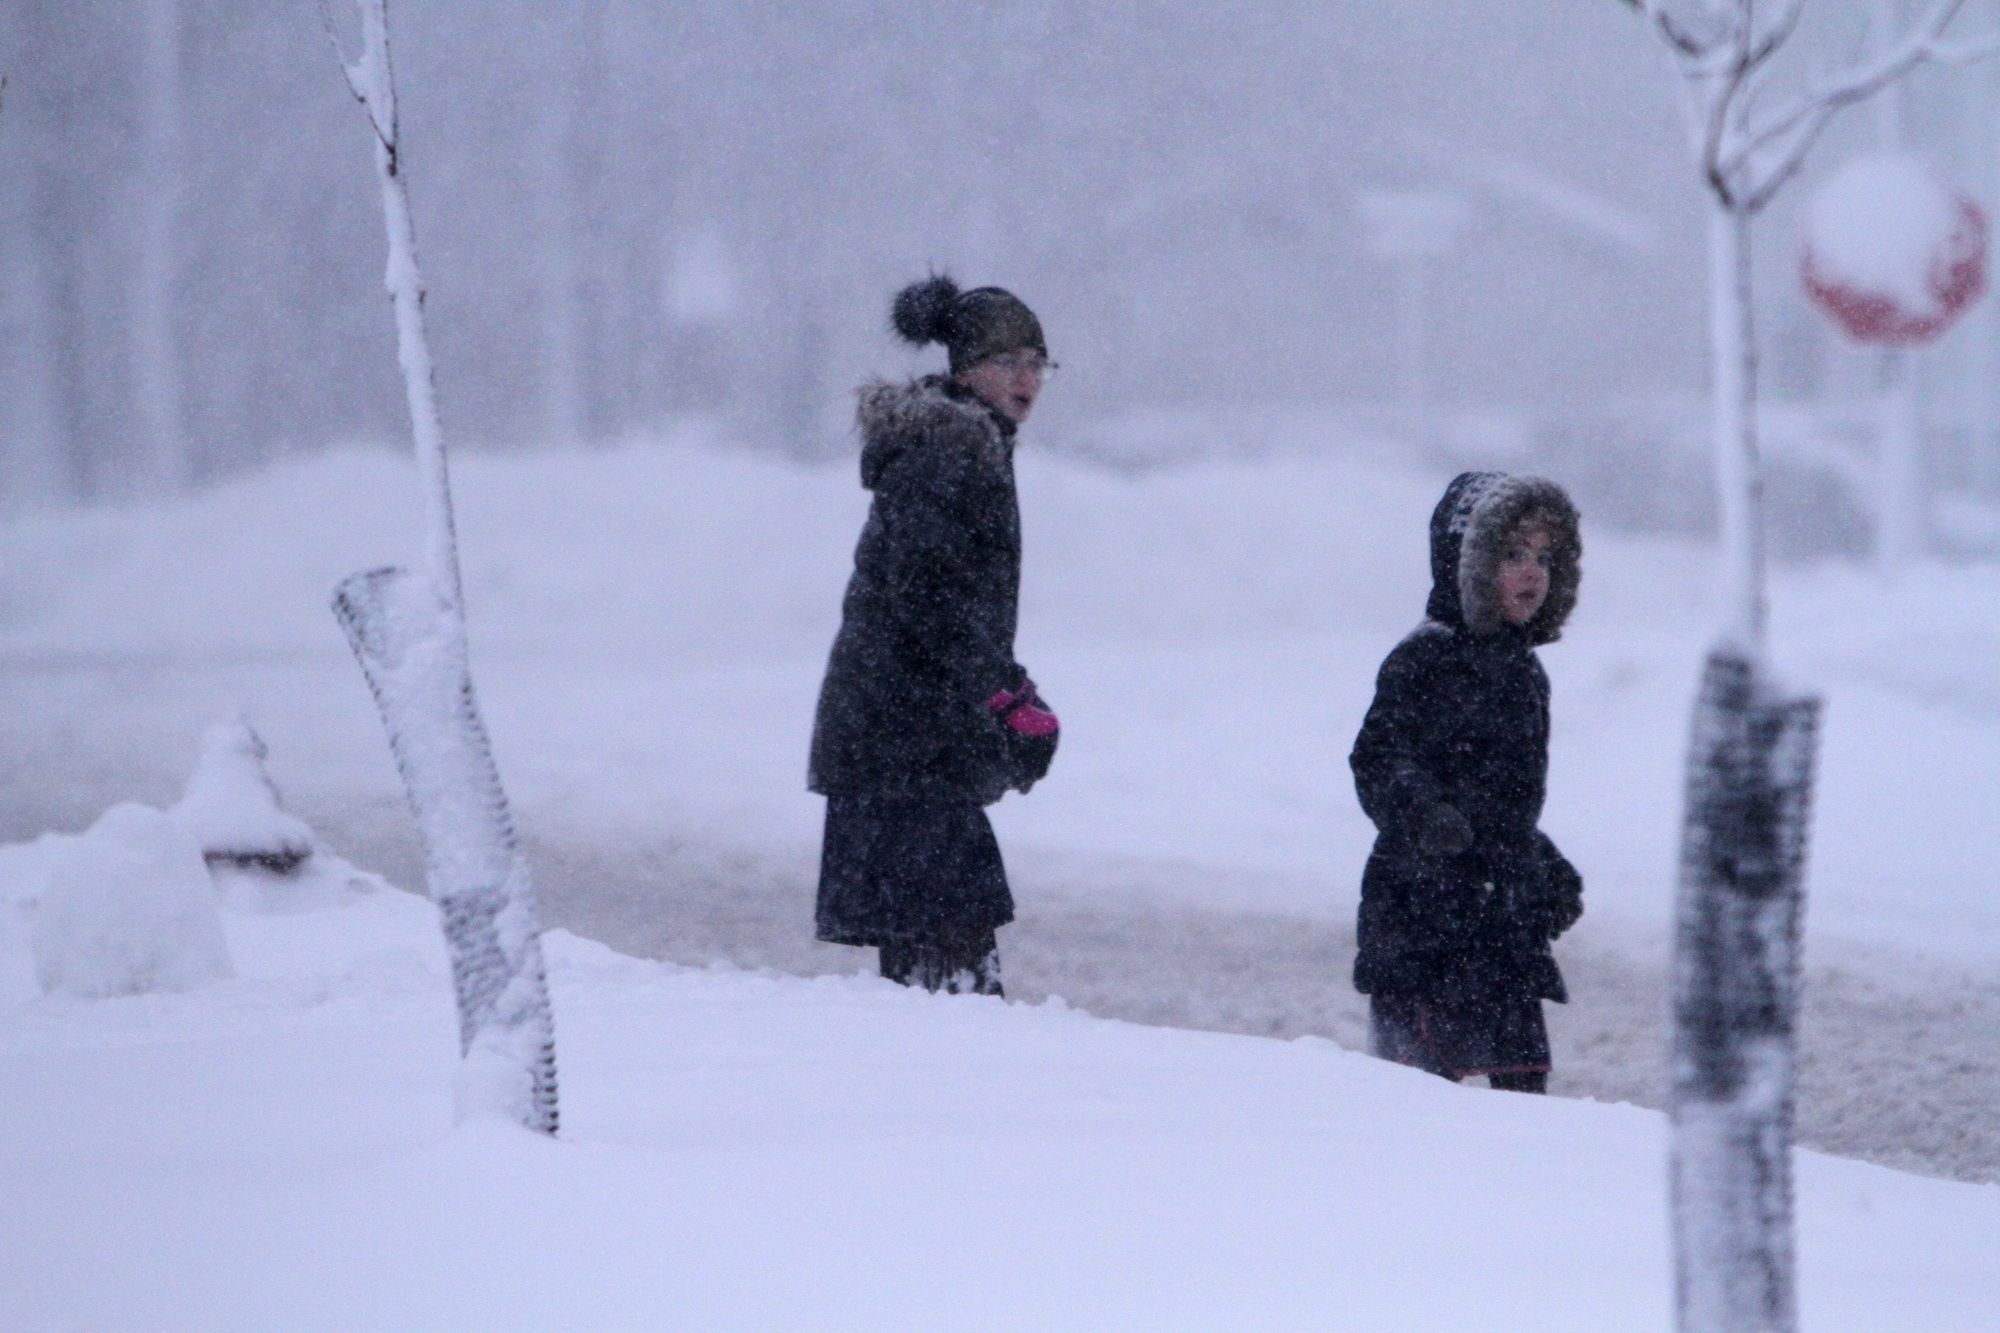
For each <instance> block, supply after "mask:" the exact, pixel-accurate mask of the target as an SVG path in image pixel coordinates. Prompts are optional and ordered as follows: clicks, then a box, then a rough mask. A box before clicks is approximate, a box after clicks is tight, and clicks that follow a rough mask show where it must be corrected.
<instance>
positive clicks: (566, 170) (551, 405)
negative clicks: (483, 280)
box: [531, 3, 590, 445]
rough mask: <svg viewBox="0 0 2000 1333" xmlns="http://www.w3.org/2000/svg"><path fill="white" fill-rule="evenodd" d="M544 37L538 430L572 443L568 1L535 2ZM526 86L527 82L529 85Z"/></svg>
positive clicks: (585, 414)
mask: <svg viewBox="0 0 2000 1333" xmlns="http://www.w3.org/2000/svg"><path fill="white" fill-rule="evenodd" d="M532 12H533V13H534V16H535V21H536V22H537V23H538V24H539V25H540V26H541V29H542V32H543V35H544V36H545V38H546V41H545V42H543V43H542V44H541V45H540V50H539V51H538V53H537V55H538V57H539V58H538V59H537V61H536V64H537V66H538V67H539V68H538V73H537V75H536V77H535V79H534V85H538V92H537V96H536V97H535V99H534V101H535V118H536V119H535V128H534V134H533V153H532V156H531V164H532V175H533V180H534V183H533V186H532V187H531V189H532V197H533V199H534V219H535V276H536V283H535V285H536V292H535V315H536V325H537V328H538V331H539V333H540V350H541V369H542V385H541V390H542V429H543V432H544V433H545V435H546V437H547V440H546V442H547V443H550V444H558V445H569V444H576V443H578V442H580V441H581V440H583V439H584V437H585V436H586V434H587V433H588V432H589V429H590V414H589V410H588V406H587V398H586V394H585V390H584V384H585V375H584V355H583V342H584V338H583V302H582V299H581V298H582V293H581V291H580V290H579V286H580V284H579V282H578V274H577V262H576V246H577V244H578V242H579V240H580V239H581V238H580V237H579V236H578V235H577V227H576V216H577V209H576V206H575V201H574V198H573V195H574V192H575V181H574V179H573V174H572V172H571V170H570V165H571V159H572V157H573V156H574V155H573V154H572V152H571V142H572V138H573V135H574V127H575V122H576V105H577V73H578V68H577V67H578V64H579V59H578V48H579V45H580V43H581V41H582V36H581V29H582V26H583V25H582V20H581V18H580V17H579V16H578V14H577V13H575V12H574V6H573V5H572V4H557V5H547V4H542V3H536V4H534V5H533V6H532ZM534 85H531V86H534Z"/></svg>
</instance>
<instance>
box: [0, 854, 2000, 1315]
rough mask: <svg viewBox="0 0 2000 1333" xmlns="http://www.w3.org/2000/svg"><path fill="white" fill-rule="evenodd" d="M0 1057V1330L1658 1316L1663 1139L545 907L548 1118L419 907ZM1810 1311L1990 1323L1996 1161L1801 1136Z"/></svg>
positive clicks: (264, 927)
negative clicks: (1978, 1162) (552, 930)
mask: <svg viewBox="0 0 2000 1333" xmlns="http://www.w3.org/2000/svg"><path fill="white" fill-rule="evenodd" d="M225 919H226V922H227V925H228V930H229V936H230V946H231V949H232V952H233V953H234V955H235V957H236V962H237V969H238V979H237V980H234V981H230V982H221V983H215V984H212V985H209V986H206V987H203V988H201V989H199V990H196V991H192V992H188V993H186V994H182V995H177V996H151V997H142V998H134V999H126V1000H109V1001H93V1002H79V1001H59V1000H37V1001H31V1002H29V1003H27V1004H26V1005H24V1006H21V1007H20V1008H18V1009H16V1010H15V1011H14V1013H13V1015H12V1021H10V1023H9V1024H8V1025H7V1027H6V1028H5V1029H4V1032H5V1036H4V1045H0V1070H4V1076H0V1116H4V1117H5V1119H6V1121H7V1123H8V1124H9V1125H10V1126H11V1127H12V1132H11V1133H10V1134H9V1135H8V1136H7V1137H6V1139H5V1141H4V1144H0V1173H4V1176H5V1178H6V1179H7V1181H8V1182H9V1188H8V1190H7V1191H6V1193H5V1195H4V1197H0V1252H4V1253H6V1254H7V1255H8V1256H9V1279H8V1282H7V1283H6V1284H5V1285H4V1287H0V1326H4V1327H6V1328H8V1329H10V1330H21V1333H54V1331H55V1330H75V1329H83V1328H89V1329H93V1330H98V1331H99V1333H103V1331H105V1330H135V1331H137V1330H145V1333H165V1331H166V1330H176V1329H200V1330H205V1331H209V1330H213V1331H216V1333H221V1331H224V1330H233V1329H244V1330H252V1329H255V1330H263V1329H271V1328H285V1329H289V1330H312V1329H327V1330H343V1331H351V1330H354V1329H369V1330H397V1329H411V1330H418V1329H421V1330H427V1331H430V1333H435V1331H437V1330H455V1329H467V1330H471V1329H479V1330H504V1329H536V1330H547V1329H555V1328H560V1329H564V1330H578V1331H583V1330H594V1329H604V1330H624V1329H630V1328H637V1327H676V1328H686V1329H704V1330H705V1329H717V1330H721V1329H804V1328H811V1329H815V1330H821V1329H824V1330H834V1329H847V1328H852V1329H868V1330H879V1329H884V1328H890V1327H898V1326H902V1325H903V1324H905V1323H907V1321H908V1320H909V1318H910V1317H911V1315H912V1312H922V1313H924V1314H925V1316H926V1318H941V1317H944V1316H947V1315H948V1316H949V1318H950V1321H951V1322H952V1324H953V1326H954V1327H959V1328H965V1329H973V1330H977V1329H1024V1330H1028V1329H1032V1330H1061V1329H1071V1328H1075V1329H1092V1330H1102V1329H1126V1328H1129V1329H1145V1330H1168V1329H1190V1330H1194V1329H1199V1330H1214V1329H1222V1328H1232V1329H1315V1330H1328V1329H1346V1328H1353V1329H1369V1330H1375V1329H1381V1328H1388V1327H1397V1328H1480V1329H1494V1330H1504V1329H1524V1330H1525V1329H1534V1330H1537V1333H1548V1331H1550V1330H1561V1329H1576V1330H1592V1333H1598V1331H1601V1330H1603V1329H1607V1328H1618V1329H1621V1330H1625V1329H1631V1330H1644V1329H1665V1328H1666V1327H1668V1325H1669V1314H1668V1263H1667V1248H1666V1238H1665V1233H1664V1215H1665V1202H1664V1201H1665V1189H1664V1172H1663V1169H1662V1162H1663V1153H1664V1126H1663V1122H1662V1121H1661V1119H1660V1118H1659V1117H1658V1116H1657V1115H1655V1114H1653V1113H1650V1112H1644V1111H1640V1110H1636V1109H1633V1108H1630V1107H1622V1106H1603V1105H1596V1104H1591V1103H1587V1102H1573V1101H1563V1100H1559V1099H1539V1098H1528V1097H1520V1096H1515V1095H1510V1094H1498V1093H1490V1092H1485V1091H1479V1090H1473V1089H1466V1088H1454V1087H1449V1086H1446V1085H1444V1084H1441V1083H1439V1082H1437V1081H1436V1080H1434V1079H1430V1078H1427V1077H1425V1076H1422V1075H1418V1074H1414V1073H1412V1072H1410V1071H1406V1070H1401V1069H1397V1068H1393V1067H1390V1066H1386V1065H1383V1064H1381V1063H1379V1062H1376V1061H1372V1060H1368V1059H1366V1058H1363V1057H1360V1056H1356V1055H1351V1054H1348V1053H1345V1052H1342V1051H1341V1050H1339V1049H1338V1048H1336V1047H1334V1046H1333V1045H1331V1044H1330V1043H1327V1042H1323V1041H1317V1040H1306V1041H1295V1042H1280V1041H1271V1040H1266V1039H1256V1038H1247V1037H1229V1036H1218V1035H1212V1034H1203V1033H1189V1032H1174V1031H1168V1030H1162V1029H1152V1028H1141V1027H1133V1026H1129V1025H1125V1024H1121V1023H1113V1022H1106V1021H1102V1020H1097V1019H1092V1018H1088V1017H1085V1016H1083V1015H1081V1014H1078V1013H1074V1012H1070V1011H1067V1010H1065V1009H1062V1008H1061V1007H1059V1006H1053V1005H1049V1006H1024V1005H1020V1004H1012V1005H1010V1004H1003V1003H1000V1002H997V1001H988V1000H974V999H952V998H937V997H930V996H925V995H921V994H916V993H912V992H907V991H902V990H898V989H896V988H893V987H890V986H888V985H886V984H884V983H880V982H877V981H872V980H862V979H852V978H833V977H827V978H820V979H818V980H803V979H798V978H791V977H783V976H776V975H771V974H761V975H760V974H751V973H741V972H736V971H733V970H728V969H723V970H688V969H681V968H675V967H672V966H666V965H659V964H650V963H642V962H638V961H635V960H631V959H626V958H622V957H620V956H618V955H615V954H612V953H611V952H610V951H608V950H606V949H604V948H602V947H601V946H597V945H593V944H589V943H587V942H584V941H580V940H577V939H575V938H573V937H570V936H567V935H563V934H560V933H559V934H556V935H554V936H552V937H551V938H550V941H549V943H550V956H551V960H552V967H553V974H554V975H553V982H554V985H555V995H556V1003H557V1024H558V1038H559V1042H560V1056H561V1060H562V1077H563V1098H564V1104H563V1117H564V1119H563V1138H562V1140H561V1141H559V1142H556V1143H549V1142H546V1141H542V1140H537V1139H533V1138H531V1137H529V1136H527V1135H525V1134H522V1133H520V1132H517V1131H513V1130H509V1129H505V1128H502V1127H498V1126H475V1127H472V1128H468V1129H462V1130H458V1131H453V1130H452V1129H451V1127H450V1123H449V1080H450V1075H451V1063H452V1062H451V1050H452V1046H453V1041H452V1036H453V1034H452V1031H451V1027H452V1020H451V1013H450V1007H449V1001H448V998H447V995H446V986H445V982H444V978H443V975H442V957H441V950H440V949H439V947H438V944H437V936H436V933H435V927H434V925H433V924H432V919H431V911H430V909H429V907H428V905H426V904H424V903H422V902H420V901H418V900H415V899H411V898H409V897H407V896H405V895H402V894H397V893H393V892H380V893H376V894H372V895H367V896H365V897H363V898H361V899H359V900H357V901H355V902H353V903H351V904H350V905H348V906H345V907H340V908H331V909H325V910H321V911H316V912H305V913H298V914H291V915H260V914H246V913H237V912H232V913H229V914H227V916H226V918H225ZM1800 1187H1801V1217H1802V1227H1801V1242H1802V1261H1803V1272H1802V1278H1803V1290H1804V1313H1805V1318H1806V1325H1807V1326H1808V1327H1810V1328H1812V1329H1814V1330H1815V1333H1838V1331H1839V1330H1845V1329H1855V1330H1862V1329H1869V1330H1874V1329H1881V1328H1888V1327H1901V1328H1918V1327H1921V1328H1923V1329H1925V1330H1927V1331H1928V1333H1947V1331H1948V1330H1955V1329H1966V1330H1971V1329H1984V1328H1988V1327H1990V1324H1991V1315H1992V1310H1993V1309H1994V1308H1995V1306H1996V1304H2000V1276H1996V1274H1995V1271H1994V1268H1993V1264H1992V1255H1993V1254H1994V1253H1996V1252H2000V1189H1995V1188H1991V1187H1975V1186H1965V1185H1955V1184H1948V1183H1943V1182H1938V1181H1932V1180H1926V1179H1921V1178H1917V1177H1912V1176H1903V1175H1898V1174H1896V1173H1894V1172H1890V1171H1887V1170H1883V1169H1881V1168H1877V1167H1871V1166H1866V1165H1862V1164H1858V1163H1852V1162H1843V1161H1838V1160H1833V1159H1826V1158H1820V1157H1817V1156H1815V1155H1813V1154H1802V1155H1801V1160H1800Z"/></svg>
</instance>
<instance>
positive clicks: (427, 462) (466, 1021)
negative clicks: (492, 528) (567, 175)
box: [322, 0, 556, 1134]
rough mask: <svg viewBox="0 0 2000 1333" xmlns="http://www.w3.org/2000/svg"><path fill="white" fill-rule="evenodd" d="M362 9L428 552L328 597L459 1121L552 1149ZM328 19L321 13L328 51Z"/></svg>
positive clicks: (546, 1018)
mask: <svg viewBox="0 0 2000 1333" xmlns="http://www.w3.org/2000/svg"><path fill="white" fill-rule="evenodd" d="M355 3H356V6H357V7H358V8H359V10H360V12H361V37H362V49H361V56H360V58H359V59H358V60H356V61H354V62H353V63H352V64H349V63H347V62H346V59H345V57H344V56H342V57H341V59H342V69H343V70H344V72H345V73H346V76H347V83H348V87H349V88H350V89H351V90H352V91H353V93H354V97H355V100H356V101H358V102H360V104H361V107H362V110H363V111H365V112H366V113H367V117H368V126H369V129H370V130H371V131H372V133H373V136H374V140H375V170H376V176H377V177H378V179H379V181H380V184H381V187H382V219H383V223H384V226H385V227H386V228H387V231H388V239H389V265H388V272H387V275H386V283H387V286H388V289H389V298H390V301H391V303H392V305H393V307H394V310H395V315H396V349H397V356H398V360H399V361H400V362H401V364H402V371H403V387H404V390H405V392H406V394H407V397H408V400H409V409H410V427H411V432H412V435H413V436H414V439H415V443H416V457H417V471H418V475H419V477H420V478H421V482H422V487H423V506H424V553H423V564H422V567H421V568H420V569H419V570H417V571H415V572H412V571H409V570H404V569H376V570H370V571H368V572H366V573H362V574H356V575H354V576H352V577H351V578H349V579H347V580H346V581H344V582H343V583H342V584H341V585H340V587H339V589H338V590H337V591H336V592H335V594H334V612H335V614H336V615H337V616H338V617H339V619H340V623H341V626H342V628H343V629H345V630H346V632H347V637H348V642H349V643H350V644H351V645H352V647H353V649H354V655H355V657H356V658H358V659H359V660H360V663H361V669H362V671H363V672H364V673H365V674H366V675H367V677H368V684H369V686H370V688H371V689H372V690H373V691H374V694H375V702H376V704H377V706H378V707H379V708H380V709H381V712H382V722H383V726H384V727H385V728H386V729H387V730H388V733H389V745H390V748H391V750H393V752H394V753H395V756H396V767H397V769H398V771H399V772H400V773H401V775H402V778H403V786H404V788H405V790H406V791H407V792H408V795H409V799H410V809H411V811H412V813H413V814H414V815H415V817H416V822H417V829H418V832H419V833H420V834H421V836H422V838H423V844H424V859H425V869H426V878H427V879H428V881H429V888H430V894H431V898H432V899H433V900H434V901H435V902H436V903H437V905H438V908H439V911H440V912H441V914H442V916H443V920H444V933H445V941H446V945H447V949H448V952H449V954H450V957H451V971H452V981H453V983H454V987H455V989H456V991H457V996H458V1023H459V1047H460V1052H461V1054H462V1056H463V1063H462V1064H461V1066H460V1070H459V1080H458V1113H459V1116H460V1118H461V1119H463V1118H466V1117H468V1116H479V1115H499V1116H503V1117H505V1118H507V1119H510V1120H514V1121H516V1122H518V1123H520V1124H523V1125H525V1126H527V1127H528V1128H530V1129H534V1130H539V1131H541V1132H543V1133H546V1134H554V1133H555V1132H556V1066H555V1028H554V1021H553V1017H552V1015H551V1012H550V1007H549V994H548V983H547V979H546V976H545V973H544V968H543V963H542V950H541V933H540V927H539V925H538V923H537V921H536V917H535V901H534V888H533V885H532V883H531V882H530V880H529V877H528V865H527V860H526V858H525V857H523V856H522V854H521V847H520V843H519V840H518V839H517V838H516V837H515V834H514V826H513V821H512V819H511V817H510V816H509V814H508V810H507V796H506V792H505V791H504V790H503V789H502V787H501V785H500V772H499V769H498V768H497V767H496V766H495V764H494V762H493V750H492V746H491V745H490V744H489V743H488V741H487V737H486V728H485V726H484V724H483V723H482V722H481V720H480V716H479V705H478V701H477V700H476V698H475V697H474V695H473V690H472V671H471V658H470V653H469V651H468V648H467V641H466V632H465V603H464V593H463V589H462V586H461V582H460V579H459V568H458V539H457V536H456V533H455V530H454V525H453V520H452V505H451V480H450V476H449V474H448V472H447V469H446V465H445V447H444V429H443V426H442V424H441V423H440V420H439V417H438V407H437V396H436V392H435V388H434V385H433V377H432V372H431V354H430V343H429V341H428V339H427V338H426V337H425V334H424V285H423V277H422V275H421V273H420V272H419V271H418V268H417V242H416V229H415V226H414V225H413V223H412V221H411V216H410V199H409V192H408V189H407V177H406V173H405V167H406V163H405V161H404V159H403V155H402V141H401V138H400V135H399V130H398V124H397V119H396V82H395V75H394V71H393V69H392V67H391V64H390V60H389V18H388V6H387V0H355ZM326 4H327V0H322V13H323V15H324V17H325V19H326V23H327V32H328V35H329V36H332V35H333V16H332V13H331V10H330V9H328V8H326ZM335 50H336V53H338V52H339V44H338V41H337V39H336V42H335Z"/></svg>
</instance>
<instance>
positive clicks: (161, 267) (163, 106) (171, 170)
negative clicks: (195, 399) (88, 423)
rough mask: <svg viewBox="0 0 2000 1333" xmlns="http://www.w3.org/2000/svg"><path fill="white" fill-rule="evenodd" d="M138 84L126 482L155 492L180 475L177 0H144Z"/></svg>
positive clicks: (183, 448)
mask: <svg viewBox="0 0 2000 1333" xmlns="http://www.w3.org/2000/svg"><path fill="white" fill-rule="evenodd" d="M145 16H146V26H145V32H144V43H145V49H144V61H143V68H144V79H143V83H142V95H143V116H142V121H143V125H144V131H143V136H144V137H143V142H144V169H143V170H142V171H141V172H140V173H139V176H138V179H137V182H136V184H137V186H138V188H139V190H140V191H141V198H140V200H139V214H140V225H139V273H138V285H137V291H136V292H135V293H134V300H133V312H132V316H133V317H132V343H133V346H132V353H133V356H132V360H133V368H134V371H135V376H134V378H135V380H136V381H137V382H136V385H135V388H136V390H137V397H138V400H139V402H138V406H139V420H140V423H141V425H142V428H143V431H144V434H145V446H144V449H145V452H144V457H143V459H142V461H141V462H140V465H139V467H138V468H137V469H136V470H135V475H134V477H133V482H134V483H135V484H136V485H137V486H138V487H140V488H141V489H145V490H151V491H155V492H159V493H163V494H171V493H173V492H175V491H178V490H180V489H181V488H182V487H183V486H185V485H186V484H187V480H188V471H189V468H188V458H187V443H186V438H185V432H184V431H183V429H182V424H181V413H182V397H183V395H182V388H181V364H180V356H181V346H180V339H179V338H178V337H177V330H176V328H175V324H176V318H175V317H176V314H177V309H176V307H177V305H178V297H179V291H178V289H179V285H180V283H179V277H180V220H181V197H182V193H183V192H182V189H181V174H182V169H183V156H184V154H183V149H182V142H181V140H182V126H181V120H182V115H181V111H182V107H181V104H182V101H183V98H182V79H181V6H180V0H146V7H145Z"/></svg>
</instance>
